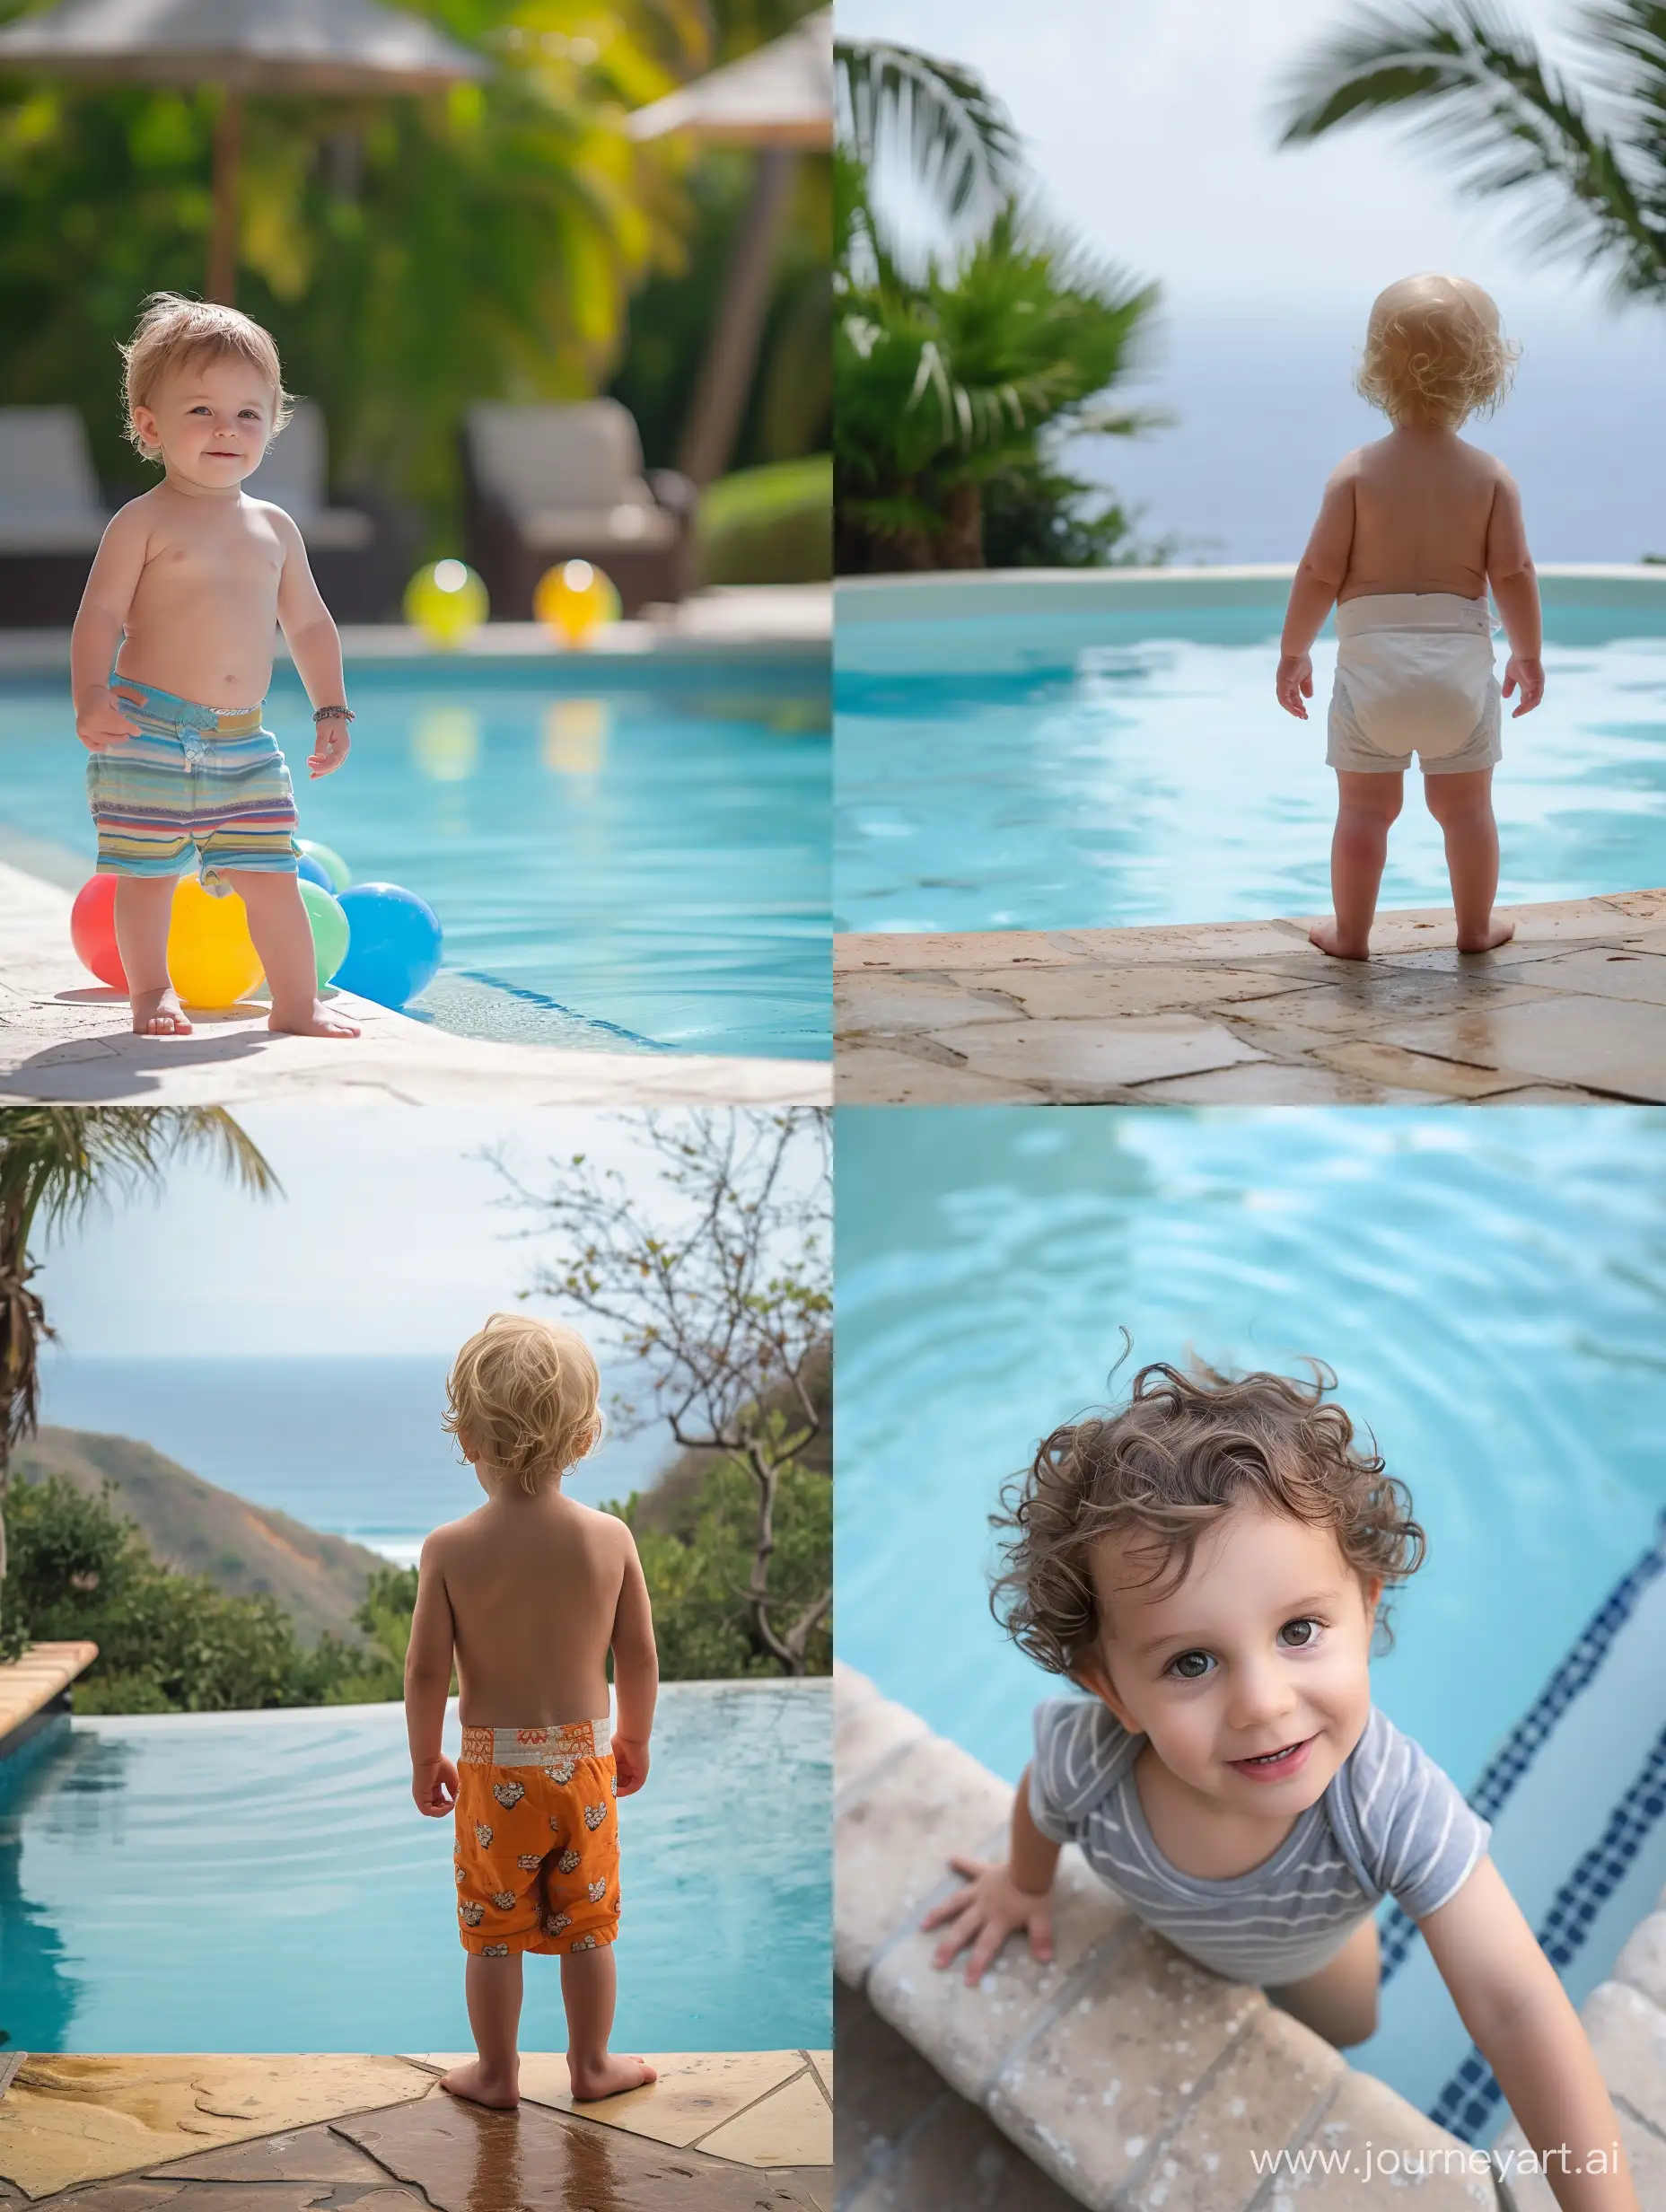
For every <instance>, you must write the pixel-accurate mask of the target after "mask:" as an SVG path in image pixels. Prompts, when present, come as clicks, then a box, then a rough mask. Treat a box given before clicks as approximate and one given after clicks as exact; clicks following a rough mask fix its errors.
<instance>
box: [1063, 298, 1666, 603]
mask: <svg viewBox="0 0 1666 2212" xmlns="http://www.w3.org/2000/svg"><path fill="white" fill-rule="evenodd" d="M1371 292H1372V286H1370V285H1362V288H1361V292H1360V295H1359V298H1358V299H1357V300H1356V301H1335V300H1330V299H1303V298H1292V299H1290V300H1286V301H1279V300H1249V299H1242V298H1233V297H1231V296H1227V295H1223V294H1210V293H1206V292H1201V291H1198V290H1196V289H1190V290H1180V289H1176V290H1175V291H1174V292H1173V293H1172V294H1171V296H1170V297H1169V298H1168V299H1167V300H1165V302H1164V303H1163V305H1162V308H1161V309H1160V311H1159V313H1158V315H1157V318H1156V320H1155V323H1154V326H1153V331H1152V336H1151V347H1150V358H1149V359H1148V360H1147V361H1146V362H1144V363H1143V364H1141V366H1140V369H1139V373H1137V375H1136V376H1132V377H1130V378H1129V379H1128V380H1127V382H1125V383H1119V384H1118V385H1117V386H1116V387H1115V388H1114V390H1113V391H1112V392H1111V393H1110V394H1109V398H1110V399H1112V400H1113V401H1114V402H1115V403H1116V404H1117V405H1118V406H1119V407H1120V406H1129V407H1139V408H1162V409H1166V410H1167V411H1168V412H1170V413H1171V415H1172V416H1173V417H1175V420H1174V422H1173V425H1172V426H1171V427H1170V428H1168V429H1164V430H1158V431H1153V432H1152V433H1151V434H1148V435H1145V436H1142V437H1138V438H1120V437H1118V438H1107V437H1095V438H1082V439H1077V440H1075V441H1074V442H1073V443H1071V444H1070V445H1069V446H1068V447H1067V448H1066V452H1067V454H1068V460H1069V465H1070V466H1071V468H1072V469H1073V470H1075V471H1077V472H1078V473H1079V474H1080V475H1081V476H1083V478H1090V479H1092V481H1093V482H1094V483H1096V484H1102V485H1105V486H1107V487H1113V488H1114V489H1115V490H1116V492H1117V493H1118V496H1120V497H1121V498H1122V499H1123V500H1124V501H1125V502H1126V503H1127V505H1130V506H1132V507H1136V508H1143V509H1144V513H1143V514H1142V516H1141V518H1140V521H1139V524H1138V529H1139V534H1140V536H1141V537H1142V538H1143V539H1144V540H1147V541H1150V540H1156V539H1161V538H1163V537H1165V536H1171V535H1174V536H1179V538H1180V539H1181V540H1183V543H1182V544H1181V546H1180V547H1179V549H1178V550H1177V551H1176V553H1175V555H1174V558H1175V559H1176V560H1178V561H1181V562H1188V563H1190V562H1200V563H1203V564H1206V565H1211V566H1213V565H1215V564H1225V563H1232V562H1247V561H1295V560H1297V559H1299V558H1300V557H1301V554H1302V547H1303V546H1304V545H1305V544H1306V542H1307V535H1308V531H1310V529H1311V527H1312V522H1313V517H1314V515H1315V513H1317V512H1318V508H1319V501H1320V493H1321V492H1322V490H1323V488H1324V484H1325V478H1327V476H1328V474H1329V472H1330V470H1332V469H1333V468H1335V466H1336V464H1337V461H1340V460H1341V459H1342V457H1343V455H1344V454H1345V453H1346V452H1351V451H1352V450H1353V449H1354V447H1355V446H1356V445H1363V444H1366V443H1369V442H1370V441H1371V440H1372V439H1374V438H1380V437H1381V436H1382V435H1383V434H1385V432H1386V431H1387V429H1388V424H1387V422H1386V421H1385V420H1384V418H1383V417H1381V415H1379V414H1377V413H1376V412H1375V411H1374V410H1373V409H1372V408H1368V407H1367V406H1366V405H1365V403H1364V401H1363V399H1359V398H1358V397H1357V396H1356V395H1355V392H1354V391H1353V388H1352V378H1353V373H1354V365H1355V358H1356V356H1357V354H1358V351H1359V347H1360V345H1361V342H1362V340H1363V337H1364V324H1365V311H1366V310H1367V309H1368V307H1369V305H1370V303H1371ZM1498 294H1499V305H1500V308H1501V310H1502V312H1503V315H1504V329H1505V331H1506V333H1507V334H1508V335H1510V336H1512V337H1513V338H1516V339H1517V340H1519V342H1520V344H1521V360H1520V361H1519V363H1518V364H1517V366H1516V371H1515V382H1514V387H1513V391H1511V393H1510V395H1509V397H1508V398H1507V399H1505V400H1504V403H1503V405H1502V406H1501V407H1500V408H1499V409H1498V411H1497V413H1496V414H1495V415H1494V416H1492V417H1488V418H1486V419H1485V420H1477V421H1475V422H1472V423H1470V424H1469V426H1467V427H1466V428H1465V430H1464V431H1463V436H1464V437H1465V438H1466V439H1468V440H1469V443H1472V444H1476V445H1480V446H1484V447H1485V448H1486V450H1487V451H1488V452H1493V453H1496V454H1497V455H1498V457H1499V459H1500V460H1501V461H1504V464H1505V466H1506V467H1507V468H1508V469H1509V470H1511V472H1512V474H1513V476H1514V477H1515V478H1516V480H1517V482H1518V483H1519V485H1520V486H1521V500H1522V506H1523V509H1524V512H1525V514H1526V517H1527V529H1528V540H1529V543H1530V545H1531V547H1532V549H1533V554H1534V557H1535V558H1536V559H1537V560H1539V561H1635V560H1639V559H1641V558H1642V557H1643V556H1644V554H1654V555H1666V443H1662V440H1661V439H1660V438H1658V437H1657V436H1656V435H1655V434H1654V427H1653V425H1654V418H1655V415H1656V413H1657V410H1658V405H1659V394H1660V391H1661V389H1662V383H1663V382H1666V314H1662V312H1660V310H1659V309H1658V308H1653V307H1650V306H1647V305H1645V304H1644V303H1632V304H1631V305H1629V306H1627V308H1626V309H1625V310H1623V311H1622V312H1609V310H1608V309H1607V308H1606V307H1604V306H1603V305H1602V304H1601V303H1600V302H1598V301H1596V300H1594V299H1593V300H1591V301H1586V302H1581V303H1577V304H1575V305H1572V306H1570V305H1568V304H1566V303H1564V304H1562V305H1560V306H1559V307H1557V306H1552V305H1551V304H1549V303H1546V302H1545V301H1544V300H1543V299H1542V297H1541V296H1539V294H1528V295H1527V296H1526V297H1524V298H1523V299H1521V301H1520V302H1515V301H1513V299H1512V297H1511V295H1510V294H1509V291H1508V289H1507V287H1505V286H1503V285H1500V286H1499V287H1498Z"/></svg>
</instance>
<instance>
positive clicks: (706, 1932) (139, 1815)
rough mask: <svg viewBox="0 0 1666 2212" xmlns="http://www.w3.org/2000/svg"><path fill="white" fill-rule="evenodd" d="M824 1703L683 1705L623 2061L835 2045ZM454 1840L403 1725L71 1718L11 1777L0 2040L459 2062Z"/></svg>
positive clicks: (676, 1714)
mask: <svg viewBox="0 0 1666 2212" xmlns="http://www.w3.org/2000/svg"><path fill="white" fill-rule="evenodd" d="M826 1690H827V1686H826V1684H825V1683H820V1684H817V1683H811V1684H802V1685H787V1684H771V1683H762V1684H750V1683H748V1684H739V1685H732V1686H730V1685H723V1684H707V1683H672V1684H669V1685H667V1686H666V1689H665V1690H664V1691H663V1693H662V1705H661V1710H660V1721H659V1724H658V1725H657V1728H656V1734H655V1743H654V1751H655V1757H654V1766H653V1775H652V1777H651V1779H650V1783H649V1786H648V1787H647V1789H645V1790H644V1792H643V1793H642V1794H641V1795H640V1796H637V1797H634V1798H630V1799H627V1800H626V1801H625V1802H624V1803H623V1804H621V1807H620V1815H621V1831H622V1841H623V1852H624V1856H623V1879H624V1886H625V1900H626V1909H625V1918H624V1924H623V1932H622V1934H621V1936H620V1941H619V1967H620V1991H621V1995H620V2015H619V2018H620V2027H619V2034H620V2037H621V2040H629V2041H634V2042H636V2046H637V2047H638V2048H644V2047H646V2048H650V2049H655V2050H749V2049H788V2048H812V2049H814V2048H821V2047H823V2046H825V2044H826V2043H827V2041H828V2040H829V2019H830V2013H829V2007H830V2001H831V1999H830V1984H829V1963H828V1943H829V1934H828V1918H829V1888H828V1883H829V1871H828V1864H827V1852H828V1845H827V1804H828V1791H829V1721H828V1705H827V1696H826ZM448 1740H449V1741H451V1742H452V1744H453V1746H454V1742H455V1727H454V1716H453V1721H452V1725H450V1726H448ZM451 1837H452V1830H451V1823H450V1821H425V1820H423V1819H422V1817H421V1816H420V1815H419V1814H418V1813H417V1812H416V1808H415V1807H414V1805H413V1804H411V1800H410V1777H409V1766H408V1759H407V1755H406V1750H405V1739H404V1715H403V1710H402V1708H401V1707H399V1706H397V1705H394V1706H360V1707H343V1708H339V1709H338V1710H336V1711H329V1710H326V1711H321V1712H320V1711H309V1712H303V1713H275V1714H259V1715H249V1714H224V1715H221V1714H205V1715H196V1716H186V1717H180V1718H173V1717H169V1718H156V1719H131V1720H121V1719H110V1720H101V1719H92V1718H89V1719H86V1720H83V1721H77V1722H76V1723H75V1725H74V1726H73V1727H72V1728H71V1729H69V1730H68V1731H66V1732H65V1733H64V1734H62V1735H61V1736H59V1737H58V1738H57V1740H55V1741H53V1742H49V1743H42V1744H40V1745H39V1746H38V1747H29V1748H27V1749H26V1750H25V1751H24V1752H22V1753H21V1754H19V1756H18V1759H17V1760H16V1761H15V1762H7V1765H6V1766H5V1767H4V1768H0V1895H4V1900H5V1914H4V1926H0V1945H4V1950H0V1962H3V1963H4V1964H5V1966H6V1971H4V1973H0V1992H3V1998H0V2027H3V2028H4V2030H5V2032H6V2033H7V2035H8V2036H9V2038H10V2040H11V2042H12V2043H13V2045H14V2046H17V2047H20V2048H23V2049H32V2050H55V2049H57V2050H83V2051H84V2050H457V2049H461V2048H463V2047H464V2046H465V2044H466V2041H467V2035H468V2028H467V2022H466V2019H465V2017H464V2014H463V2009H462V2003H461V1992H462V1975H461V1971H460V1956H461V1953H460V1946H459V1944H458V1942H457V1935H456V1927H455V1922H454V1918H453V1906H452V1900H453V1896H454V1889H453V1884H452V1873H451V1851H452V1841H451ZM8 1928H9V1930H10V1932H9V1934H8V1933H7V1929H8ZM326 1957H328V1959H329V1962H330V1969H329V1974H328V1975H325V1974H323V1973H321V1972H320V1965H319V1962H320V1959H322V1958H326ZM561 2038H562V2030H561V2027H560V2002H559V1997H558V1994H557V1977H556V1976H555V1974H554V1972H553V1971H551V1972H549V1973H548V1974H544V1973H541V1972H532V1973H530V1974H529V1977H528V1998H527V2027H526V2032H525V2040H526V2041H527V2046H528V2048H529V2049H541V2050H561V2049H563V2048H565V2043H564V2041H562V2040H561ZM551 2039H555V2040H551Z"/></svg>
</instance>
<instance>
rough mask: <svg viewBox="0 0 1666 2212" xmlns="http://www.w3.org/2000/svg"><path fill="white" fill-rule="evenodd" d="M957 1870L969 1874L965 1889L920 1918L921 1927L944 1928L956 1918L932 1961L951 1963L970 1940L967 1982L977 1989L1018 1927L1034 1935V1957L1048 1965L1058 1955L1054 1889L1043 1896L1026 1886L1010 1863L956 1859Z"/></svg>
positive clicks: (934, 1963)
mask: <svg viewBox="0 0 1666 2212" xmlns="http://www.w3.org/2000/svg"><path fill="white" fill-rule="evenodd" d="M949 1864H950V1865H951V1866H952V1867H953V1869H954V1871H955V1873H956V1874H964V1875H965V1876H966V1887H965V1888H964V1889H963V1890H957V1891H956V1892H955V1893H954V1895H953V1896H952V1897H950V1898H945V1899H944V1900H943V1903H942V1904H941V1905H934V1906H933V1907H932V1909H931V1910H930V1911H929V1912H928V1913H927V1914H926V1916H925V1918H924V1919H923V1920H922V1921H921V1922H920V1926H921V1927H922V1928H933V1927H943V1923H944V1922H945V1921H952V1922H953V1926H952V1927H951V1928H950V1930H949V1933H948V1935H947V1936H946V1938H945V1939H944V1940H943V1942H942V1943H940V1944H938V1946H937V1948H936V1950H935V1951H934V1953H932V1964H933V1965H934V1966H938V1967H943V1966H952V1965H953V1964H954V1962H955V1960H956V1959H957V1958H958V1957H959V1956H960V1953H961V1952H962V1951H964V1950H965V1949H966V1947H967V1945H968V1944H970V1946H971V1956H970V1958H969V1959H968V1961H967V1962H966V1983H967V1987H968V1988H976V1986H977V1985H978V1982H979V1981H981V1980H982V1979H983V1975H984V1970H985V1968H986V1966H987V1965H988V1963H989V1962H990V1960H991V1959H993V1958H994V1956H995V1953H996V1952H997V1951H998V1950H999V1949H1000V1948H1001V1945H1002V1944H1004V1942H1005V1941H1006V1939H1007V1937H1008V1936H1009V1935H1012V1934H1013V1933H1014V1931H1015V1930H1016V1929H1018V1928H1021V1927H1022V1928H1025V1929H1027V1930H1028V1931H1029V1935H1030V1957H1031V1958H1033V1959H1037V1960H1039V1961H1040V1962H1041V1963H1042V1964H1043V1965H1045V1964H1046V1963H1047V1962H1048V1960H1049V1959H1050V1958H1051V1957H1052V1955H1053V1898H1052V1892H1050V1891H1044V1892H1042V1893H1041V1894H1040V1895H1039V1896H1038V1895H1037V1894H1036V1893H1035V1892H1033V1891H1031V1890H1021V1889H1020V1888H1019V1886H1018V1884H1017V1883H1016V1882H1014V1881H1013V1875H1012V1870H1011V1868H1010V1867H1008V1866H1006V1865H1004V1864H1003V1865H986V1863H985V1862H984V1861H983V1860H982V1859H976V1858H951V1860H950V1861H949Z"/></svg>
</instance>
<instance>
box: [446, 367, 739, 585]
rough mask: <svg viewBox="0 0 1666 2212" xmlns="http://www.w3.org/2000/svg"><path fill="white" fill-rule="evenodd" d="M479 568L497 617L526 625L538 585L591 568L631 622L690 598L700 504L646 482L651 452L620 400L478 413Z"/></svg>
mask: <svg viewBox="0 0 1666 2212" xmlns="http://www.w3.org/2000/svg"><path fill="white" fill-rule="evenodd" d="M463 459H464V483H465V492H466V499H467V535H468V549H469V559H470V561H471V562H472V563H473V565H474V566H475V567H476V568H478V570H479V572H480V574H481V575H482V577H483V578H484V579H485V582H486V587H487V591H488V592H490V593H491V596H492V610H493V612H494V613H495V615H497V616H499V617H501V618H504V619H509V620H512V621H525V620H526V619H528V618H529V617H530V614H531V612H532V593H533V590H534V588H535V586H536V585H537V583H538V579H539V576H541V575H543V573H544V571H545V570H546V569H547V568H550V567H553V566H555V565H556V563H557V562H558V561H568V560H585V561H592V562H593V563H594V564H595V566H597V567H598V568H602V569H605V570H606V571H607V573H608V575H609V576H611V577H612V579H613V581H614V583H615V584H617V585H618V590H619V596H620V598H621V599H622V600H623V601H624V603H625V611H626V613H627V614H636V612H637V611H638V610H640V609H641V608H642V607H643V606H644V605H645V604H646V602H647V601H649V600H677V599H680V598H681V597H682V596H683V594H684V592H686V591H687V590H688V575H689V567H690V539H691V534H692V527H693V519H694V509H695V505H696V495H695V491H694V487H693V486H692V485H691V484H689V482H688V479H687V478H685V477H680V476H678V475H677V474H676V473H675V472H674V471H673V470H669V469H667V470H654V471H653V473H652V474H651V475H650V474H644V470H643V465H642V442H641V440H640V439H639V438H638V436H637V434H636V423H635V421H634V420H633V419H632V417H631V416H630V413H629V411H628V409H627V408H623V407H621V406H620V405H619V403H618V400H617V399H586V400H583V401H582V402H581V403H580V404H578V405H576V406H572V407H549V406H531V407H515V406H510V405H504V404H500V403H495V402H494V403H489V404H482V405H480V406H478V407H472V408H469V413H468V416H467V417H466V419H465V422H464V426H463Z"/></svg>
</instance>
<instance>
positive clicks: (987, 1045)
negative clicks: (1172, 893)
mask: <svg viewBox="0 0 1666 2212" xmlns="http://www.w3.org/2000/svg"><path fill="white" fill-rule="evenodd" d="M1507 910H1508V912H1509V914H1510V916H1511V917H1512V919H1513V921H1514V923H1515V926H1516V934H1515V936H1514V937H1513V939H1512V941H1511V942H1510V943H1509V944H1506V945H1503V946H1501V947H1500V948H1499V949H1498V951H1497V952H1488V953H1481V954H1467V953H1460V952H1458V950H1457V947H1456V945H1455V944H1454V943H1453V922H1452V917H1451V911H1450V909H1442V908H1419V909H1416V910H1407V911H1403V912H1394V913H1388V914H1383V915H1381V916H1379V917H1378V922H1377V927H1376V931H1375V933H1374V935H1373V938H1372V945H1373V956H1372V959H1371V960H1370V961H1361V962H1350V961H1333V960H1330V959H1328V958H1327V956H1326V955H1325V954H1324V953H1322V952H1319V951H1318V950H1317V948H1316V947H1314V946H1312V945H1311V944H1308V942H1307V927H1308V925H1307V922H1306V921H1305V920H1302V919H1300V918H1296V917H1282V918H1279V919H1276V920H1271V921H1265V922H1223V923H1219V924H1198V925H1190V926H1185V927H1176V928H1139V929H1102V930H1066V931H1057V930H1056V931H1031V930H1000V931H994V930H985V931H972V932H968V933H965V934H962V935H943V934H920V935H902V934H899V935H871V936H841V937H838V938H837V939H836V940H835V943H834V970H835V978H836V991H837V997H836V1011H835V1031H836V1052H835V1093H836V1096H837V1100H838V1102H839V1103H840V1104H841V1105H849V1106H860V1105H874V1106H878V1105H953V1104H960V1103H965V1104H980V1105H989V1104H997V1103H1002V1102H1007V1103H1014V1104H1034V1103H1037V1102H1045V1103H1055V1104H1061V1105H1063V1104H1083V1103H1105V1104H1118V1105H1136V1104H1149V1105H1161V1104H1171V1105H1328V1104H1337V1105H1401V1104H1409V1103H1413V1102H1437V1101H1438V1102H1443V1103H1450V1104H1487V1105H1510V1104H1544V1103H1553V1102H1567V1103H1576V1104H1602V1103H1610V1104H1611V1103H1624V1102H1646V1103H1658V1102H1662V1101H1666V891H1628V892H1623V893H1618V894H1616V895H1614V896H1612V897H1605V898H1601V899H1577V900H1560V901H1555V902H1549V903H1546V904H1542V905H1530V906H1519V907H1514V908H1509V909H1507Z"/></svg>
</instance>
